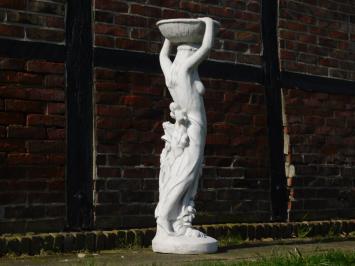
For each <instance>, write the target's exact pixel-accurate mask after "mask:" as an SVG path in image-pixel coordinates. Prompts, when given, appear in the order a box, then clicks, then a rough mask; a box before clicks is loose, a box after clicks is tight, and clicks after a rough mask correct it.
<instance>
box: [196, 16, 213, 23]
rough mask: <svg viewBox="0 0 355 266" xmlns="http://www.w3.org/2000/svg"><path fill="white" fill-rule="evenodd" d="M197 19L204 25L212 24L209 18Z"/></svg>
mask: <svg viewBox="0 0 355 266" xmlns="http://www.w3.org/2000/svg"><path fill="white" fill-rule="evenodd" d="M197 19H198V20H201V21H203V22H205V23H206V24H210V23H213V20H212V19H211V18H209V17H203V18H197Z"/></svg>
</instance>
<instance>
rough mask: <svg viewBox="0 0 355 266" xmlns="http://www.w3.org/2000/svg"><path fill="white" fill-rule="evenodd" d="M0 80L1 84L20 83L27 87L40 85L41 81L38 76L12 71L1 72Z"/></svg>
mask: <svg viewBox="0 0 355 266" xmlns="http://www.w3.org/2000/svg"><path fill="white" fill-rule="evenodd" d="M0 80H1V81H2V82H9V83H21V84H29V85H40V84H42V81H43V79H42V77H41V76H40V75H36V74H30V73H24V72H13V71H3V72H2V73H1V74H0Z"/></svg>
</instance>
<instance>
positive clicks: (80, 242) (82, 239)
mask: <svg viewBox="0 0 355 266" xmlns="http://www.w3.org/2000/svg"><path fill="white" fill-rule="evenodd" d="M75 239H76V250H77V251H84V250H85V248H86V246H85V245H86V234H85V233H83V232H79V233H75Z"/></svg>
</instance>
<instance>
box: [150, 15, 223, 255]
mask: <svg viewBox="0 0 355 266" xmlns="http://www.w3.org/2000/svg"><path fill="white" fill-rule="evenodd" d="M198 20H199V21H202V22H203V23H205V32H204V36H203V40H202V45H201V46H200V47H199V46H198V45H196V44H192V43H187V44H181V45H179V46H178V47H177V54H176V57H175V60H174V62H171V61H170V58H169V54H170V50H171V46H172V44H171V42H170V41H169V40H168V39H165V42H164V45H163V48H162V50H161V52H160V65H161V67H162V70H163V73H164V76H165V81H166V85H167V87H168V89H169V92H170V94H171V97H172V99H173V102H172V103H171V104H170V107H169V108H170V116H171V117H172V118H173V119H175V124H172V123H170V122H165V123H163V128H164V133H165V134H164V136H163V137H162V139H163V140H164V141H165V147H164V149H163V151H162V153H161V158H160V163H161V169H160V175H159V203H158V206H157V207H156V210H155V217H156V219H157V235H156V237H155V239H154V240H153V250H154V248H155V250H154V251H158V252H164V250H161V248H159V247H158V246H160V245H159V244H157V241H158V240H159V239H165V242H166V241H167V239H169V238H174V240H175V243H176V239H177V238H179V237H180V239H182V238H181V237H183V239H185V240H184V241H187V240H186V239H187V238H188V240H197V242H198V241H199V240H200V241H202V242H203V241H205V242H206V241H207V240H211V239H212V238H210V237H207V236H206V235H205V234H203V233H202V232H200V231H198V230H195V229H193V228H192V225H191V222H192V220H193V218H194V217H195V212H196V211H195V208H194V197H195V194H196V190H197V186H198V181H199V177H200V175H201V170H202V161H203V153H204V147H205V139H206V130H207V122H206V113H205V107H204V103H203V94H204V91H205V88H204V86H203V84H202V82H201V80H200V78H199V75H198V70H197V68H198V66H199V64H200V63H201V62H202V61H203V60H204V59H206V58H207V57H208V54H209V51H210V50H211V48H212V45H213V37H214V23H213V20H212V19H210V18H199V19H198ZM207 238H208V239H207ZM154 241H155V242H156V243H154ZM213 241H214V245H215V247H213V249H217V242H216V241H215V240H214V239H213ZM202 242H201V243H202ZM154 246H155V247H154ZM157 247H158V248H157ZM214 251H215V250H213V251H211V247H209V251H208V252H214ZM168 252H169V253H170V252H172V251H168ZM202 252H203V251H200V252H197V253H202ZM173 253H180V252H173ZM181 253H189V252H181ZM192 253H194V252H192Z"/></svg>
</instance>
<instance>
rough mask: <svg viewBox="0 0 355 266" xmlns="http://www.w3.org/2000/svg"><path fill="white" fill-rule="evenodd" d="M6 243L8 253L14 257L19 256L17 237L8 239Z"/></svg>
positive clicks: (19, 249)
mask: <svg viewBox="0 0 355 266" xmlns="http://www.w3.org/2000/svg"><path fill="white" fill-rule="evenodd" d="M6 242H7V243H6V245H7V252H8V253H10V254H14V255H20V254H21V247H20V246H21V245H20V240H19V239H18V238H17V237H9V238H8V239H7V241H6Z"/></svg>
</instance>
